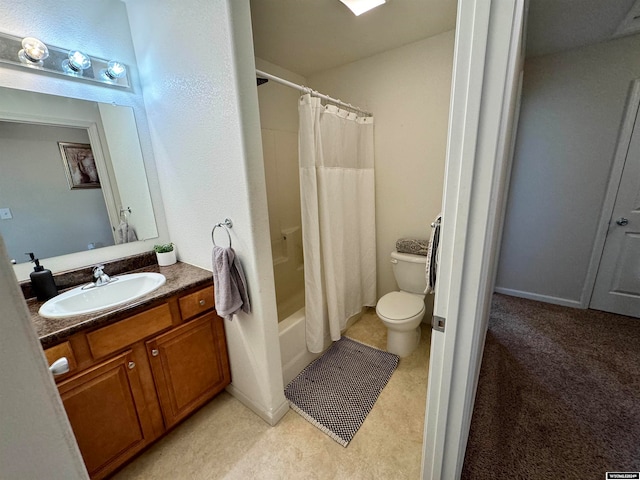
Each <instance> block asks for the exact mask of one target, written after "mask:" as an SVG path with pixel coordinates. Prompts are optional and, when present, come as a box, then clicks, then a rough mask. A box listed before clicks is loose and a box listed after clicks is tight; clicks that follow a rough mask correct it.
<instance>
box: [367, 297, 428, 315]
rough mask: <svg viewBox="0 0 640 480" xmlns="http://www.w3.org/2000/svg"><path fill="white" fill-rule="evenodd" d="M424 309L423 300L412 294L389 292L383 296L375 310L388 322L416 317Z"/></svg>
mask: <svg viewBox="0 0 640 480" xmlns="http://www.w3.org/2000/svg"><path fill="white" fill-rule="evenodd" d="M423 309H424V300H423V299H422V298H421V297H420V296H418V295H413V294H412V293H407V292H391V293H387V294H386V295H384V296H383V297H382V298H381V299H380V300H378V304H377V305H376V310H377V311H378V312H379V313H380V315H382V316H383V317H386V318H388V319H390V320H403V319H405V318H411V317H414V316H416V315H418V314H419V313H420V312H422V310H423Z"/></svg>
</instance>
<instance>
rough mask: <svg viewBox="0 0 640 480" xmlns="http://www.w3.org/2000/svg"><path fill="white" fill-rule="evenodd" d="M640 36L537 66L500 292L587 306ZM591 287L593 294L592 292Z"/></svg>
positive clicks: (528, 67) (532, 65)
mask: <svg viewBox="0 0 640 480" xmlns="http://www.w3.org/2000/svg"><path fill="white" fill-rule="evenodd" d="M639 58H640V37H638V36H637V35H636V36H632V37H626V38H622V39H619V40H614V41H610V42H605V43H601V44H598V45H593V46H590V47H585V48H580V49H576V50H571V51H568V52H564V53H559V54H554V55H548V56H543V57H536V58H531V59H529V60H527V62H526V63H525V70H524V83H523V90H522V108H521V112H520V122H519V125H518V132H517V140H516V148H515V156H514V163H513V173H512V177H511V186H510V192H509V200H508V205H507V213H506V218H505V226H504V234H503V241H502V250H501V254H500V266H499V270H498V277H497V281H496V287H498V288H499V289H503V291H506V292H508V293H512V294H516V295H522V296H527V297H532V298H537V299H540V300H546V301H551V302H555V303H562V304H567V305H577V304H578V303H579V301H580V297H581V295H582V294H583V291H584V295H585V297H586V298H587V299H588V298H589V297H590V295H591V288H592V286H589V285H585V281H586V275H587V269H588V267H589V261H590V258H591V254H592V250H593V245H594V241H595V234H596V230H597V227H598V220H599V217H600V213H601V209H602V202H603V200H604V196H605V192H606V188H607V182H608V181H609V172H610V169H611V164H612V161H613V155H614V151H615V148H616V144H617V137H618V132H619V129H620V124H621V121H622V113H623V111H624V107H625V103H626V98H627V94H628V92H629V86H630V84H631V81H632V80H633V79H635V78H638V77H640V60H639ZM585 289H586V290H585Z"/></svg>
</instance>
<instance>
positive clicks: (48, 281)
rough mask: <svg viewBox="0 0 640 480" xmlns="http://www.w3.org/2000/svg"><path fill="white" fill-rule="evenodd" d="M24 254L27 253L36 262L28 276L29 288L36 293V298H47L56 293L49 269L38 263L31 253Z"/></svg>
mask: <svg viewBox="0 0 640 480" xmlns="http://www.w3.org/2000/svg"><path fill="white" fill-rule="evenodd" d="M25 255H29V256H30V257H31V261H32V262H33V263H35V264H36V266H35V267H33V272H31V275H29V276H30V277H31V289H32V290H33V293H35V294H36V297H38V300H40V301H44V300H49V299H50V298H53V297H55V296H56V295H58V287H56V283H55V282H54V281H53V275H52V274H51V270H47V269H46V268H44V267H43V266H42V265H40V260H38V259H37V258H36V257H35V255H34V254H33V253H26V254H25Z"/></svg>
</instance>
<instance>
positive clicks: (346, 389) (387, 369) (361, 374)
mask: <svg viewBox="0 0 640 480" xmlns="http://www.w3.org/2000/svg"><path fill="white" fill-rule="evenodd" d="M398 360H399V358H398V356H397V355H394V354H392V353H388V352H384V351H382V350H378V349H377V348H373V347H369V346H367V345H363V344H362V343H359V342H356V341H355V340H351V339H350V338H347V337H342V338H341V339H340V340H338V341H337V342H334V343H333V345H331V347H329V349H328V350H327V351H326V352H325V353H324V354H323V355H322V356H321V357H320V358H318V359H316V360H315V361H314V362H312V363H310V364H309V365H308V366H307V367H306V368H305V369H304V370H303V371H302V372H300V374H299V375H298V376H297V377H296V378H294V379H293V380H292V381H291V383H289V385H287V388H286V389H285V391H284V394H285V396H286V397H287V399H288V400H289V403H290V405H291V408H293V409H294V410H295V411H296V412H298V413H299V414H300V415H302V417H304V418H305V419H306V420H307V421H309V422H310V423H312V424H313V425H315V426H316V427H318V428H319V429H320V430H322V431H323V432H324V433H326V434H327V435H329V436H330V437H331V438H332V439H334V440H335V441H336V442H338V443H339V444H340V445H342V446H343V447H346V446H347V445H348V444H349V442H350V441H351V439H352V438H353V436H354V435H355V434H356V432H357V431H358V429H359V428H360V426H361V425H362V422H364V419H365V418H366V417H367V415H368V414H369V412H370V411H371V408H373V404H374V403H376V400H377V399H378V395H380V392H381V391H382V389H383V388H384V387H385V385H386V384H387V382H388V381H389V379H390V378H391V374H392V373H393V371H394V370H395V369H396V367H397V366H398Z"/></svg>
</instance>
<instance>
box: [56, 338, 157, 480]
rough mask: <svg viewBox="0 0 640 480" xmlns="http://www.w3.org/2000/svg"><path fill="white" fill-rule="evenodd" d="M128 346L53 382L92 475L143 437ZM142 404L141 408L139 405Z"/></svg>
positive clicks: (104, 470)
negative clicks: (86, 367)
mask: <svg viewBox="0 0 640 480" xmlns="http://www.w3.org/2000/svg"><path fill="white" fill-rule="evenodd" d="M131 358H132V355H131V351H130V350H129V351H127V352H124V353H123V354H121V355H118V356H117V357H115V358H113V359H111V360H109V361H107V362H104V363H101V364H99V365H96V366H95V367H93V368H91V369H89V370H87V371H86V372H83V373H81V374H78V375H76V376H75V377H72V378H70V379H68V380H65V381H64V382H62V383H60V384H59V385H58V389H59V391H60V396H61V397H62V403H63V404H64V407H65V410H66V412H67V416H68V417H69V422H70V423H71V427H72V428H73V433H74V434H75V437H76V441H77V442H78V446H79V447H80V452H81V453H82V457H83V458H84V462H85V465H86V466H87V470H88V471H89V475H91V477H92V478H104V477H105V476H106V475H108V474H109V473H110V472H111V471H113V470H114V469H115V468H116V467H117V466H119V465H120V464H122V462H123V461H124V460H125V459H127V458H129V457H131V456H132V455H134V454H135V453H136V452H138V451H139V450H140V449H142V448H143V447H144V446H145V445H146V443H147V440H148V438H147V435H145V432H148V431H149V430H148V425H147V421H146V419H145V417H144V415H143V416H142V420H141V419H140V418H139V416H138V410H139V408H138V406H141V405H143V402H144V400H143V396H142V391H141V387H140V380H139V377H138V372H137V367H136V365H135V363H134V362H133V361H132V359H131ZM141 410H144V409H141Z"/></svg>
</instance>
